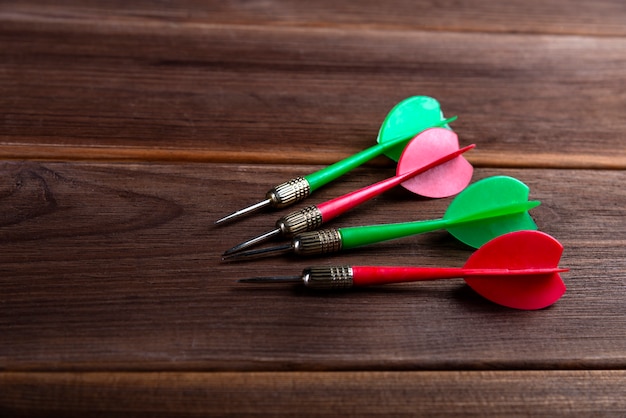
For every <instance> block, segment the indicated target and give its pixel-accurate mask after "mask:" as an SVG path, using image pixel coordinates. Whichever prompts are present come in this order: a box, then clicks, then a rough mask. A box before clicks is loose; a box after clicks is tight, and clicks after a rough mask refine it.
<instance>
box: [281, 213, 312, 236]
mask: <svg viewBox="0 0 626 418" xmlns="http://www.w3.org/2000/svg"><path fill="white" fill-rule="evenodd" d="M321 224H322V212H320V210H319V209H318V208H317V207H316V206H307V207H306V208H303V209H300V210H298V211H295V212H292V213H290V214H289V215H286V216H283V217H282V218H280V219H279V220H278V222H276V228H278V229H280V231H281V232H282V234H283V235H284V236H286V237H293V236H294V235H296V234H299V233H300V232H305V231H311V230H313V229H317V228H318V227H319V226H320V225H321Z"/></svg>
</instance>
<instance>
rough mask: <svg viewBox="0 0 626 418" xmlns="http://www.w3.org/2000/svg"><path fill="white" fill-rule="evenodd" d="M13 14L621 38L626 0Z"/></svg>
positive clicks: (20, 11)
mask: <svg viewBox="0 0 626 418" xmlns="http://www.w3.org/2000/svg"><path fill="white" fill-rule="evenodd" d="M0 12H4V13H5V14H7V15H8V16H10V17H11V18H13V19H19V20H27V21H40V20H44V19H49V20H55V21H71V22H75V21H85V20H97V21H102V20H105V21H108V22H111V23H115V22H118V21H119V22H123V23H124V25H129V24H133V23H136V22H140V23H144V22H151V23H152V22H157V23H161V22H163V23H181V22H183V23H193V24H196V25H200V24H210V23H227V24H236V25H264V26H297V27H305V28H317V27H324V28H326V27H344V28H350V29H361V28H364V27H365V28H375V29H386V30H389V29H391V30H412V31H418V30H422V31H458V32H487V33H495V34H498V33H521V32H523V33H538V34H546V33H552V34H560V35H572V34H574V35H593V36H623V35H625V34H626V28H625V27H624V16H626V8H625V7H624V4H623V2H621V1H620V0H595V1H593V2H590V1H586V0H568V1H565V0H559V1H550V2H545V1H540V0H526V1H524V0H512V1H507V2H506V3H503V2H494V1H490V0H469V1H467V0H466V1H450V0H445V1H436V2H433V1H418V2H415V1H406V0H388V1H386V2H384V3H380V2H377V1H372V0H368V1H362V0H360V1H343V2H334V1H329V0H317V1H314V2H307V3H306V4H303V3H302V2H299V1H295V0H272V1H237V0H234V1H233V0H230V1H219V0H217V1H216V0H213V1H199V0H183V1H176V2H161V1H157V0H139V1H133V2H131V3H128V2H124V1H103V0H99V1H89V2H87V3H85V2H80V3H78V4H77V2H75V1H72V0H61V1H56V2H54V3H50V2H48V1H41V0H38V1H36V0H29V1H27V2H24V1H22V2H5V3H3V4H2V5H0Z"/></svg>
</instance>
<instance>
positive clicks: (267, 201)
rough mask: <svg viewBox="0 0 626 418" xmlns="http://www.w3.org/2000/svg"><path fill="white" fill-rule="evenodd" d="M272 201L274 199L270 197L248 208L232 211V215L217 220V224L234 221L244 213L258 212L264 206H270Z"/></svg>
mask: <svg viewBox="0 0 626 418" xmlns="http://www.w3.org/2000/svg"><path fill="white" fill-rule="evenodd" d="M271 203H272V201H271V200H270V199H265V200H262V201H260V202H259V203H255V204H254V205H250V206H248V207H247V208H244V209H240V210H238V211H236V212H233V213H231V214H230V215H226V216H224V217H223V218H220V219H218V220H217V221H215V225H219V224H222V223H224V222H229V221H233V220H235V219H237V218H241V217H242V216H244V215H247V214H249V213H252V212H256V211H257V210H260V209H262V208H264V207H265V206H268V205H270V204H271Z"/></svg>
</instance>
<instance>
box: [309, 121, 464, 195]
mask: <svg viewBox="0 0 626 418" xmlns="http://www.w3.org/2000/svg"><path fill="white" fill-rule="evenodd" d="M456 119H457V117H456V116H453V117H451V118H449V119H444V120H442V121H439V122H437V123H432V124H428V125H425V126H423V128H422V129H421V130H420V131H419V132H414V133H411V134H410V135H403V136H399V137H396V138H393V139H390V140H387V141H385V142H383V143H380V144H376V145H374V146H372V147H370V148H367V149H364V150H363V151H360V152H357V153H356V154H353V155H351V156H349V157H347V158H345V159H343V160H341V161H338V162H336V163H334V164H331V165H329V166H328V167H325V168H322V169H321V170H318V171H316V172H314V173H311V174H307V175H305V176H303V177H304V178H305V179H306V180H307V182H308V183H309V188H310V192H314V191H315V190H317V189H319V188H320V187H322V186H324V185H325V184H328V183H330V182H331V181H333V180H335V179H337V178H339V177H341V176H342V175H344V174H346V173H347V172H349V171H351V170H353V169H354V168H356V167H359V166H360V165H362V164H364V163H366V162H368V161H370V160H372V159H373V158H376V157H378V156H379V155H382V154H383V153H384V152H385V151H386V150H388V149H391V148H394V147H397V146H400V145H404V144H405V143H406V142H408V141H409V140H411V139H412V138H414V137H415V136H416V135H417V134H419V133H420V132H421V131H423V130H426V129H429V128H435V127H442V126H446V125H447V124H449V123H452V122H454V121H455V120H456Z"/></svg>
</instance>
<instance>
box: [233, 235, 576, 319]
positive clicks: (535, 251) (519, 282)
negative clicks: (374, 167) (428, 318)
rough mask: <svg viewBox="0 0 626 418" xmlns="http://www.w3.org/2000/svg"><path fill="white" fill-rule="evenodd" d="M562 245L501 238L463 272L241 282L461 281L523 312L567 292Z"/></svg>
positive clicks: (367, 270) (542, 238)
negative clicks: (564, 279) (561, 261)
mask: <svg viewBox="0 0 626 418" xmlns="http://www.w3.org/2000/svg"><path fill="white" fill-rule="evenodd" d="M562 252H563V246H562V245H561V243H559V242H558V241H557V240H556V239H555V238H553V237H551V236H550V235H548V234H545V233H543V232H539V231H517V232H510V233H507V234H504V235H501V236H499V237H497V238H494V239H493V240H491V241H489V242H487V243H486V244H485V245H483V246H482V247H480V248H479V249H478V250H476V251H475V252H474V253H473V254H472V255H471V256H470V258H469V259H468V260H467V262H466V263H465V265H464V267H463V268H431V267H386V266H322V267H310V268H307V269H305V270H304V271H303V272H302V275H301V276H275V277H253V278H249V279H240V280H239V282H241V283H290V282H296V283H298V282H301V283H304V285H305V286H307V287H310V288H314V289H345V288H350V287H353V286H371V285H383V284H390V283H402V282H414V281H424V280H439V279H452V278H463V279H464V280H465V282H466V283H467V284H468V285H469V286H470V287H471V288H472V289H473V290H474V291H475V292H476V293H478V294H479V295H481V296H482V297H484V298H485V299H488V300H490V301H492V302H494V303H497V304H499V305H502V306H506V307H509V308H515V309H523V310H535V309H542V308H545V307H548V306H550V305H552V304H553V303H555V302H556V301H557V300H559V299H560V298H561V296H563V294H564V293H565V290H566V288H565V284H564V283H563V280H562V279H561V277H560V275H559V273H562V272H566V271H569V269H564V268H558V263H559V261H560V259H561V254H562Z"/></svg>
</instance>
